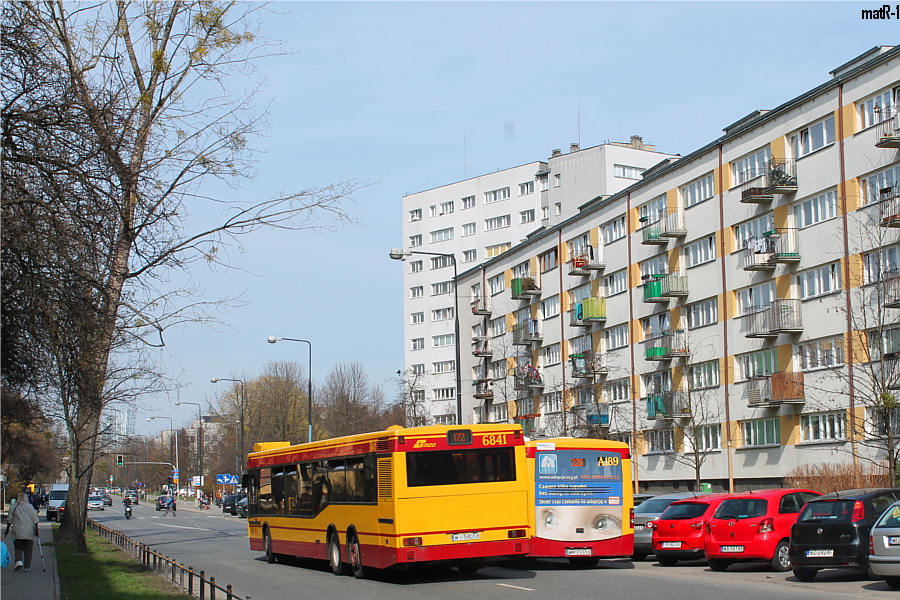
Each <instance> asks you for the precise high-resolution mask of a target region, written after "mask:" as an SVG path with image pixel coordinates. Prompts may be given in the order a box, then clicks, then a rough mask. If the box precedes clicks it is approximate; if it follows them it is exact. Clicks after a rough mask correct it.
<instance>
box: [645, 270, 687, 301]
mask: <svg viewBox="0 0 900 600" xmlns="http://www.w3.org/2000/svg"><path fill="white" fill-rule="evenodd" d="M644 281H645V283H644V285H643V288H644V302H668V301H669V298H678V297H683V296H687V295H688V280H687V275H685V274H683V273H672V274H670V275H650V276H645V277H644Z"/></svg>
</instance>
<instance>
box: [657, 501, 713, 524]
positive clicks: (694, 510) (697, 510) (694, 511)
mask: <svg viewBox="0 0 900 600" xmlns="http://www.w3.org/2000/svg"><path fill="white" fill-rule="evenodd" d="M707 508H709V504H707V503H705V502H686V503H684V504H672V505H671V506H669V508H667V509H666V510H665V511H664V512H663V514H662V515H661V516H660V517H659V518H660V519H671V520H673V521H679V520H682V519H696V518H697V517H702V516H703V513H705V512H706V509H707Z"/></svg>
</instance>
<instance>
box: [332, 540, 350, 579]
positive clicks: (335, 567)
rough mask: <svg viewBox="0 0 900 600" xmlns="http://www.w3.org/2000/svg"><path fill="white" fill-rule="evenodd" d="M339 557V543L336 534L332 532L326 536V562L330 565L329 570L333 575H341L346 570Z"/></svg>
mask: <svg viewBox="0 0 900 600" xmlns="http://www.w3.org/2000/svg"><path fill="white" fill-rule="evenodd" d="M341 558H342V557H341V543H340V541H338V536H337V534H336V533H333V534H331V535H330V536H329V537H328V562H329V564H330V565H331V572H332V573H334V574H335V575H343V574H344V573H345V572H346V568H345V567H344V563H343V561H342V560H341Z"/></svg>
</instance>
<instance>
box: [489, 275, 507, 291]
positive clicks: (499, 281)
mask: <svg viewBox="0 0 900 600" xmlns="http://www.w3.org/2000/svg"><path fill="white" fill-rule="evenodd" d="M488 287H489V288H490V289H491V295H492V296H493V295H494V294H499V293H500V292H502V291H503V290H505V289H506V278H505V277H504V276H503V273H501V274H500V275H495V276H494V277H491V278H490V279H488Z"/></svg>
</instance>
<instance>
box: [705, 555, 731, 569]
mask: <svg viewBox="0 0 900 600" xmlns="http://www.w3.org/2000/svg"><path fill="white" fill-rule="evenodd" d="M707 562H708V563H709V568H710V569H712V570H713V571H725V570H727V569H728V567H729V566H730V565H731V563H730V562H728V560H727V559H725V558H710V559H709V560H708V561H707Z"/></svg>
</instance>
